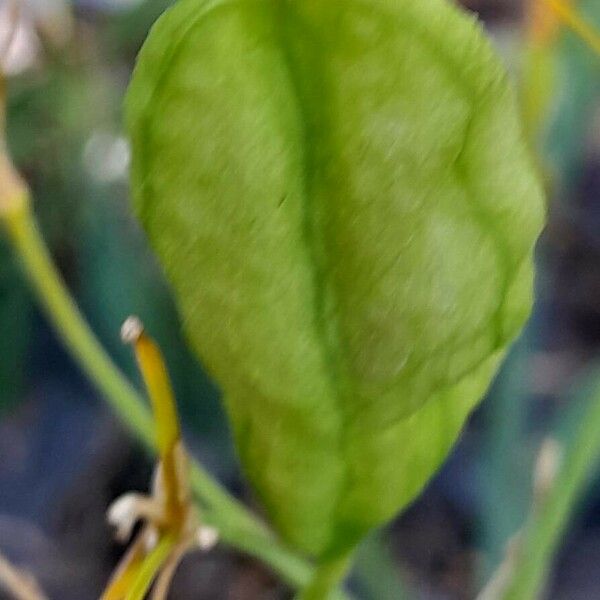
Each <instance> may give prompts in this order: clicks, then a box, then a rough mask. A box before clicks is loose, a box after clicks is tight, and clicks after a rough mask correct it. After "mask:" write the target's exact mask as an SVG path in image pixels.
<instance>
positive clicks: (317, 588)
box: [296, 555, 351, 600]
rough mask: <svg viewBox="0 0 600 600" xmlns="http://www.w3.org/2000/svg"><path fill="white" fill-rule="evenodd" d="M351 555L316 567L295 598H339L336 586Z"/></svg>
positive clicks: (309, 599)
mask: <svg viewBox="0 0 600 600" xmlns="http://www.w3.org/2000/svg"><path fill="white" fill-rule="evenodd" d="M350 562H351V555H345V556H342V557H341V558H336V559H334V560H331V561H328V562H324V563H322V564H321V565H319V566H318V567H317V569H316V570H315V572H314V575H313V577H312V580H311V582H310V583H309V584H308V585H307V586H306V587H305V588H304V589H303V590H302V591H301V592H300V593H299V594H298V596H297V598H296V600H340V598H341V596H340V595H339V593H338V591H337V590H338V586H339V585H340V583H341V582H342V581H343V580H344V577H345V576H346V573H347V572H348V569H349V567H350Z"/></svg>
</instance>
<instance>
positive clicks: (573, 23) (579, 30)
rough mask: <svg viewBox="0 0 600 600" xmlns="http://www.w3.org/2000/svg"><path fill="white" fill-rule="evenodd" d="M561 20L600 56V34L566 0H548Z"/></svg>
mask: <svg viewBox="0 0 600 600" xmlns="http://www.w3.org/2000/svg"><path fill="white" fill-rule="evenodd" d="M546 1H547V2H548V5H549V6H550V8H551V9H552V10H553V11H554V13H555V14H556V15H557V16H558V17H559V18H560V20H561V21H562V22H563V23H565V25H567V26H568V27H570V28H571V29H572V30H573V31H574V32H575V33H576V34H577V35H578V36H579V37H580V38H581V39H582V40H583V41H584V42H586V43H587V44H588V46H590V48H592V50H594V52H596V54H598V55H600V33H599V32H598V31H597V30H596V29H595V28H594V27H593V26H592V25H590V24H589V23H588V22H587V21H586V19H585V18H584V17H583V16H581V14H579V12H578V11H577V9H576V8H574V7H573V6H571V5H570V4H569V3H568V2H566V1H565V0H546Z"/></svg>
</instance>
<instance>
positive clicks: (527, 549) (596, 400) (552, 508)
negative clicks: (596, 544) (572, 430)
mask: <svg viewBox="0 0 600 600" xmlns="http://www.w3.org/2000/svg"><path fill="white" fill-rule="evenodd" d="M593 396H594V397H593V398H592V400H591V401H590V403H589V406H588V407H587V409H586V411H585V414H584V415H583V419H582V421H581V424H580V425H579V430H578V432H577V433H576V435H575V436H574V437H573V441H572V442H571V444H570V445H569V447H568V448H567V449H566V452H565V453H564V458H563V460H562V463H561V468H560V471H559V473H558V476H557V477H556V479H555V482H554V484H553V486H552V489H551V490H550V491H549V493H548V495H547V496H546V499H545V500H544V502H543V503H542V504H541V505H539V506H538V507H537V508H536V510H535V511H534V512H533V514H532V515H531V517H530V521H529V524H528V525H527V527H526V529H525V534H524V536H525V537H524V539H523V543H522V546H521V548H520V549H519V555H518V560H516V561H515V564H516V568H515V572H514V573H513V576H512V578H511V582H510V584H509V586H508V588H507V591H506V593H505V594H504V600H531V599H533V598H537V597H538V596H539V594H540V591H541V589H542V587H543V585H544V582H545V580H546V577H547V575H548V572H549V570H550V566H551V563H552V560H553V557H554V554H555V552H556V550H557V548H558V546H559V544H560V541H561V539H562V536H563V534H564V532H565V529H566V527H567V525H568V523H569V519H570V518H571V516H572V514H573V511H574V509H575V507H576V504H577V500H578V498H579V497H580V495H581V493H582V492H583V490H584V488H585V486H586V484H587V483H588V481H589V477H590V474H591V473H592V472H593V470H594V468H595V467H596V466H597V464H598V461H599V459H600V387H598V385H596V386H595V390H594V392H593Z"/></svg>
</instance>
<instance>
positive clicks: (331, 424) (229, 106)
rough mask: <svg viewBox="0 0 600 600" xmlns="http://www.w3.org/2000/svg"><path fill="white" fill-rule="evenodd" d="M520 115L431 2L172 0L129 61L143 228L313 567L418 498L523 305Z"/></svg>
mask: <svg viewBox="0 0 600 600" xmlns="http://www.w3.org/2000/svg"><path fill="white" fill-rule="evenodd" d="M516 113H517V111H516V108H515V101H514V98H513V92H512V90H511V88H510V86H509V85H508V83H507V82H506V77H505V74H504V71H503V69H502V67H501V66H500V64H499V61H498V60H497V58H496V57H495V55H494V54H493V52H492V50H491V48H490V45H489V43H488V42H487V41H486V40H485V38H484V36H483V34H482V32H481V30H480V27H479V25H478V24H477V23H476V22H475V20H474V19H473V18H472V17H470V16H468V15H467V14H465V13H463V12H461V11H460V10H459V9H457V8H455V7H453V6H452V5H451V4H449V3H448V2H445V1H443V0H419V2H414V0H346V1H344V2H340V1H332V2H323V1H322V0H287V1H282V0H277V1H276V0H237V1H226V0H218V1H217V0H212V1H211V0H206V1H202V0H183V1H182V2H180V3H179V4H178V5H176V6H175V7H174V8H173V9H172V10H170V11H168V12H167V13H166V14H165V15H164V16H163V17H162V18H161V19H160V20H159V22H158V23H157V25H156V26H155V27H154V29H153V31H152V33H151V35H150V37H149V39H148V41H147V43H146V45H145V46H144V48H143V50H142V52H141V55H140V59H139V62H138V66H137V68H136V72H135V75H134V79H133V82H132V85H131V88H130V91H129V94H128V100H127V114H128V125H129V131H130V134H131V138H132V143H133V157H134V161H133V173H132V185H133V191H134V197H135V208H136V211H137V213H138V215H139V217H140V219H141V221H142V223H143V225H144V227H145V229H146V231H147V233H148V235H149V238H150V241H151V243H152V245H153V247H154V249H155V251H156V252H157V255H158V257H159V259H160V261H161V263H162V265H163V267H164V269H165V272H166V275H167V277H168V279H169V281H170V282H171V284H172V287H173V289H174V292H175V295H176V298H177V301H178V305H179V308H180V311H181V313H182V316H183V320H184V327H185V329H186V332H187V335H188V337H189V339H190V342H191V344H192V345H193V347H194V348H195V349H196V350H197V352H198V354H199V356H200V357H201V359H202V361H203V362H204V363H205V365H206V366H207V367H208V368H209V370H210V371H211V372H212V374H213V375H214V377H215V379H216V380H217V381H218V382H219V384H220V386H221V388H222V391H223V393H224V397H225V402H226V405H227V409H228V412H229V416H230V419H231V422H232V424H233V429H234V433H235V438H236V442H237V446H238V450H239V453H240V456H241V459H242V462H243V464H244V466H245V469H246V472H247V473H248V475H249V476H250V479H251V480H252V482H253V484H254V486H255V489H256V490H257V492H258V494H259V495H260V497H261V499H262V500H263V502H264V504H265V506H266V508H267V510H268V512H269V514H270V516H271V518H272V520H273V522H274V523H275V524H276V526H277V527H278V529H279V530H280V531H281V532H282V533H283V535H284V536H285V537H286V538H287V539H288V540H290V541H291V542H292V543H294V544H295V545H296V546H297V547H299V548H301V549H303V550H305V551H307V552H309V553H311V554H313V555H318V556H332V555H335V554H338V553H340V552H343V551H345V550H346V549H347V548H348V547H350V546H352V545H353V544H355V543H356V542H357V541H358V540H360V538H361V537H362V536H363V535H364V533H365V532H366V531H368V529H370V528H371V527H373V526H376V525H379V524H380V523H382V522H384V521H385V520H387V519H389V518H391V517H392V516H393V515H394V513H396V512H397V511H398V510H399V509H401V508H402V507H404V506H406V505H407V504H408V503H409V502H410V501H411V500H413V499H414V498H415V496H416V495H417V494H418V493H419V491H420V490H421V489H422V488H423V486H424V485H425V483H426V482H427V481H428V480H429V478H430V477H431V476H432V474H433V473H434V472H435V471H436V469H437V468H438V467H439V465H440V463H441V462H442V461H443V459H444V457H445V456H446V455H447V453H448V451H449V450H450V448H451V447H452V445H453V443H454V442H455V440H456V438H457V436H458V434H459V432H460V430H461V428H462V426H463V424H464V421H465V419H466V418H467V416H468V415H469V413H470V411H471V410H472V408H473V407H474V406H475V405H476V403H477V402H478V400H479V399H480V398H481V397H482V395H483V394H484V392H485V390H486V388H487V386H488V384H489V382H490V380H491V378H492V377H493V374H494V373H495V370H496V368H497V365H498V362H499V360H500V358H501V357H502V355H503V353H504V352H505V350H506V347H507V345H508V344H509V342H510V341H511V340H512V339H513V338H514V337H515V335H516V334H517V333H518V331H519V330H520V328H521V326H522V324H523V322H524V320H525V319H526V317H527V315H528V313H529V311H530V308H531V296H532V292H531V288H532V279H533V277H532V248H533V245H534V242H535V240H536V238H537V236H538V234H539V231H540V229H541V226H542V222H543V213H544V208H543V199H542V195H541V192H540V189H539V185H538V182H537V180H536V177H535V175H534V173H533V169H532V167H531V165H530V161H529V157H528V156H527V152H526V149H525V145H524V143H523V141H522V136H521V130H520V125H519V122H518V119H517V116H516Z"/></svg>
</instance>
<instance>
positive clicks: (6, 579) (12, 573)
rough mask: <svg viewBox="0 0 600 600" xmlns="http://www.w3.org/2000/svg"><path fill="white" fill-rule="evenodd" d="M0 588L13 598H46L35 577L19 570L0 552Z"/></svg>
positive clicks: (16, 599) (33, 599) (28, 599)
mask: <svg viewBox="0 0 600 600" xmlns="http://www.w3.org/2000/svg"><path fill="white" fill-rule="evenodd" d="M0 589H3V590H4V591H5V592H7V593H8V594H10V595H11V596H12V597H13V598H14V599H15V600H47V597H46V595H45V594H44V593H43V592H42V591H41V589H40V587H39V586H38V584H37V583H36V581H35V579H34V578H33V577H32V576H31V575H29V573H24V572H23V571H20V570H19V569H17V568H16V567H14V566H13V565H11V563H10V562H9V561H8V560H7V559H6V558H5V557H4V556H2V555H1V554H0Z"/></svg>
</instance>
